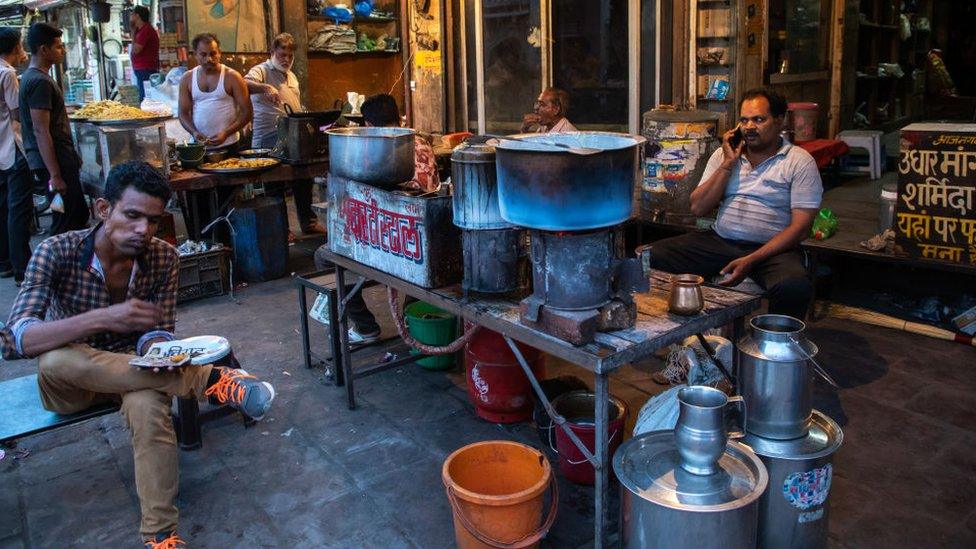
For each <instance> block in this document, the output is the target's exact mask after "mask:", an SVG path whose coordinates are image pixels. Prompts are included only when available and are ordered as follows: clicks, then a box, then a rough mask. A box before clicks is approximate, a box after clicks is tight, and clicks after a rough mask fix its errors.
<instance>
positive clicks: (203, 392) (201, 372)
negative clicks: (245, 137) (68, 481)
mask: <svg viewBox="0 0 976 549" xmlns="http://www.w3.org/2000/svg"><path fill="white" fill-rule="evenodd" d="M171 194H172V191H171V190H170V188H169V183H168V182H167V181H166V179H165V178H164V177H163V176H162V174H160V173H159V172H158V171H156V170H155V169H153V168H152V166H150V165H149V164H147V163H145V162H141V161H129V162H124V163H122V164H119V165H117V166H115V167H114V168H112V171H111V172H109V175H108V178H107V181H106V184H105V194H104V197H103V198H99V199H98V200H96V201H95V212H96V214H97V216H98V220H99V223H98V225H96V226H95V227H93V228H91V229H86V230H81V231H71V232H67V233H63V234H60V235H58V236H54V237H51V238H48V239H47V240H45V241H43V242H41V244H40V245H39V246H38V247H37V250H36V251H35V252H34V256H33V257H32V258H31V261H30V264H29V265H28V267H27V272H26V278H25V279H24V284H23V286H22V287H21V290H20V294H19V295H18V296H17V299H16V301H15V302H14V305H13V309H12V310H11V312H10V318H9V320H8V321H7V324H6V325H5V326H4V327H3V328H2V330H0V346H2V350H3V356H4V358H6V359H8V360H10V359H15V358H29V357H38V374H37V385H38V389H39V390H40V393H41V402H42V403H43V405H44V407H45V408H46V409H48V410H51V411H52V412H57V413H59V414H73V413H75V412H80V411H82V410H84V409H86V408H90V407H91V406H93V405H95V404H99V403H103V402H110V401H114V402H119V401H121V404H122V417H123V418H124V419H125V423H126V425H127V426H128V428H129V430H130V431H131V432H132V450H133V455H134V458H135V459H134V461H135V483H136V492H137V493H138V495H139V502H140V505H141V507H142V524H141V527H140V531H141V534H142V537H143V540H144V542H145V544H146V546H147V547H154V548H155V547H158V548H166V549H174V548H176V547H182V546H183V542H182V540H180V539H179V536H177V535H176V526H177V519H178V515H179V512H178V511H177V509H176V505H175V499H176V493H177V490H178V488H179V472H178V459H177V458H178V456H177V446H176V434H175V432H174V430H173V421H172V418H171V417H170V406H171V404H172V400H173V397H174V396H178V397H195V398H202V397H203V396H208V397H210V398H211V399H213V400H214V401H216V402H219V403H226V404H229V405H231V406H233V407H234V408H236V409H238V410H240V411H241V412H242V413H244V414H246V415H247V416H249V417H252V418H254V419H256V420H257V419H261V418H262V417H264V415H265V414H266V413H267V411H268V409H269V408H270V407H271V401H272V400H273V399H274V388H272V387H271V385H270V384H269V383H267V382H261V381H258V380H257V379H255V378H254V376H251V375H249V374H248V373H247V372H245V371H243V370H233V369H229V368H219V367H216V366H211V365H206V366H198V365H193V364H186V365H183V366H181V367H179V369H177V370H175V371H165V372H159V373H155V372H152V371H149V370H144V369H137V368H134V367H132V366H130V365H129V361H130V360H131V359H132V358H134V357H135V353H138V354H139V355H142V354H145V352H146V351H147V350H148V349H149V347H150V346H151V345H152V344H153V343H155V342H158V341H169V340H172V339H174V337H173V331H174V329H175V325H176V289H177V286H178V284H179V256H178V255H177V253H176V249H175V248H173V247H172V246H170V245H169V244H167V243H166V242H164V241H162V240H159V239H158V238H154V237H153V235H154V234H155V233H156V229H157V227H158V226H159V220H160V218H161V217H162V215H163V212H164V208H165V206H166V202H167V201H168V200H169V198H170V195H171Z"/></svg>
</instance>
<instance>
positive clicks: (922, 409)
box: [0, 246, 976, 548]
mask: <svg viewBox="0 0 976 549" xmlns="http://www.w3.org/2000/svg"><path fill="white" fill-rule="evenodd" d="M310 249H312V247H311V246H306V249H302V248H301V246H298V247H296V248H295V249H293V255H295V254H299V253H301V252H306V253H305V254H304V256H303V257H304V258H305V259H304V261H306V262H307V252H308V250H310ZM299 263H301V262H299ZM296 268H298V267H296ZM369 291H370V292H371V293H370V295H369V301H370V302H371V305H372V306H373V308H374V310H376V311H379V310H381V309H380V307H379V305H378V301H379V299H381V297H382V294H381V293H378V292H379V290H378V289H371V290H369ZM13 296H14V293H13V286H12V284H11V283H10V282H9V280H0V309H4V310H6V309H7V307H8V306H9V304H10V303H11V301H12V299H13ZM294 303H295V291H294V289H293V287H292V286H291V283H290V281H289V280H287V279H281V280H277V281H273V282H269V283H263V284H253V285H251V286H249V287H248V288H246V289H244V290H242V291H240V292H239V293H238V295H237V296H236V299H235V300H231V299H230V298H228V297H219V298H213V299H209V300H205V301H200V302H197V303H193V304H189V305H187V306H183V307H181V308H180V310H179V332H180V334H182V335H192V334H199V333H216V334H223V335H226V336H228V337H229V338H230V339H231V341H232V343H233V346H234V349H235V353H236V354H237V356H238V357H239V358H240V359H241V362H242V363H243V364H244V366H245V367H246V368H247V369H248V370H250V371H252V372H253V373H255V374H257V375H259V376H261V377H263V378H265V379H268V380H269V381H271V382H272V383H274V384H275V386H276V388H277V390H278V395H279V397H278V399H277V400H276V401H275V406H274V408H273V410H272V412H271V413H270V414H269V416H268V417H267V418H266V419H265V421H263V422H261V423H260V424H258V425H256V426H254V427H252V428H248V429H245V428H244V427H243V426H242V424H241V422H240V419H239V417H236V416H234V417H227V418H223V419H221V420H217V421H215V422H212V423H209V424H206V425H205V426H204V429H203V437H204V446H203V448H202V449H201V450H199V451H194V452H181V454H180V467H181V481H180V487H181V489H180V496H179V506H180V508H181V513H182V520H181V527H180V530H181V532H182V534H183V535H184V536H185V537H186V538H188V539H189V540H191V541H192V543H193V546H194V547H215V548H222V547H234V546H237V547H240V546H246V547H423V548H437V547H450V546H452V543H453V531H452V525H451V516H450V510H449V507H448V504H447V502H446V500H445V497H444V493H443V488H442V483H441V479H440V469H441V464H442V462H443V460H444V458H445V456H446V455H447V454H448V453H449V452H451V451H453V450H454V449H456V448H458V447H460V446H462V445H464V444H466V443H469V442H473V441H478V440H485V439H497V438H501V439H511V440H517V441H521V442H525V443H528V444H533V445H536V446H541V444H540V443H539V439H538V438H537V436H536V434H535V431H534V428H533V427H532V426H531V425H529V424H517V425H514V426H504V427H503V426H498V425H493V424H489V423H486V422H484V421H481V420H479V419H477V418H476V417H475V415H474V414H473V410H472V406H471V404H470V403H469V401H468V398H467V395H466V393H465V391H464V385H463V378H462V377H461V375H460V374H459V373H458V372H449V373H434V372H427V371H423V370H420V369H419V368H417V367H412V366H408V367H403V368H400V369H397V370H392V371H389V372H386V373H383V374H380V375H377V376H374V377H371V378H367V379H365V380H361V381H360V382H359V383H358V384H357V385H356V387H357V391H356V392H357V396H358V398H359V403H360V408H359V409H357V410H355V411H349V410H347V409H346V406H345V400H344V391H342V390H340V389H337V388H335V387H332V386H330V385H329V384H328V383H327V381H326V380H325V376H324V374H323V370H322V369H321V368H317V369H312V370H306V369H305V368H304V367H303V366H302V365H301V357H300V353H299V342H298V333H297V330H298V316H297V311H296V309H295V305H294ZM385 329H386V331H387V332H389V324H387V325H386V326H385ZM810 337H811V338H812V339H813V340H814V341H815V342H817V343H818V344H819V345H820V346H821V348H822V349H823V354H822V356H821V363H822V364H824V365H825V366H826V367H828V368H829V369H831V371H832V372H834V374H835V377H836V378H837V379H838V381H839V382H840V383H841V385H842V386H843V389H842V390H840V391H839V392H834V391H831V390H829V389H827V388H825V387H822V386H818V388H817V394H816V406H817V408H819V409H821V410H823V411H824V412H826V413H827V414H829V415H830V416H831V417H833V418H834V419H836V420H837V421H838V422H840V423H841V425H842V426H843V428H844V434H845V443H844V447H843V448H842V450H841V451H840V453H839V454H838V455H837V456H836V461H835V479H834V485H833V488H832V491H831V501H832V504H833V508H832V510H831V513H830V540H831V545H832V546H836V547H884V548H888V547H973V546H976V480H974V479H976V396H974V395H976V391H974V390H976V350H974V349H972V348H966V347H964V346H961V345H958V344H953V343H948V342H942V341H935V340H932V339H928V338H925V337H922V336H916V335H910V334H904V333H901V332H895V331H891V330H887V329H882V328H874V327H870V326H865V325H860V324H854V323H850V322H840V321H835V320H822V321H819V322H816V323H814V324H813V325H812V329H811V331H810ZM317 343H318V344H321V343H322V339H321V338H319V339H317ZM392 350H393V351H394V352H400V353H402V352H403V349H402V347H399V346H396V345H393V346H392ZM384 351H385V349H376V350H375V352H384ZM660 366H661V363H660V361H658V360H656V359H655V360H649V361H647V362H646V363H643V364H640V365H638V366H637V367H627V368H624V369H622V370H620V371H618V372H617V373H616V374H615V375H614V377H613V379H612V381H611V391H612V392H613V393H614V394H616V395H618V396H620V397H622V398H624V399H625V400H627V401H628V403H629V405H630V407H631V410H632V414H633V413H635V412H636V410H638V409H639V407H640V406H641V405H642V404H643V402H644V401H646V399H647V398H648V396H649V395H650V394H652V393H656V392H659V391H660V390H661V388H660V387H659V386H657V385H655V384H654V383H653V382H651V381H650V380H649V379H648V374H649V372H651V371H653V370H655V369H657V368H660ZM35 367H36V365H35V363H34V362H33V361H18V362H7V363H3V364H2V367H0V379H9V378H12V377H15V376H19V375H25V374H27V373H31V372H33V371H34V368H35ZM549 373H550V375H552V374H559V373H574V374H576V375H579V376H580V377H584V379H585V376H584V372H583V371H582V370H576V369H574V368H571V367H568V366H565V365H560V364H556V363H554V362H551V363H550V364H549ZM0 413H2V403H0ZM17 448H18V449H25V450H29V451H30V454H29V455H28V456H27V457H26V458H23V459H17V460H15V459H14V454H15V451H14V450H13V449H10V448H8V449H7V450H8V453H7V457H6V459H4V460H3V461H2V462H0V510H2V512H0V547H63V546H86V547H91V546H98V547H138V546H139V545H138V534H137V532H138V529H137V526H138V520H139V515H138V502H137V499H136V495H135V489H134V485H133V479H132V448H131V444H130V441H129V436H128V433H127V431H126V430H125V429H124V428H123V427H122V423H121V422H120V419H119V417H118V416H117V415H110V416H105V417H103V418H100V419H96V420H92V421H89V422H87V423H84V424H80V425H76V426H73V427H68V428H65V429H61V430H58V431H55V432H52V433H47V434H43V435H38V436H34V437H30V438H27V439H23V440H21V441H20V442H19V444H18V445H17ZM561 489H562V492H561V495H562V497H561V501H560V511H559V519H558V520H557V522H556V524H555V526H554V528H553V530H552V532H551V535H550V536H549V538H548V539H547V540H546V541H545V542H544V545H545V546H551V547H577V546H586V545H588V544H589V543H590V540H591V529H592V509H591V507H590V505H591V503H590V502H591V501H592V500H591V497H592V490H591V489H588V488H582V487H575V486H572V485H569V484H566V483H565V482H563V483H561Z"/></svg>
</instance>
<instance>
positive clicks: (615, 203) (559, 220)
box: [489, 132, 646, 231]
mask: <svg viewBox="0 0 976 549" xmlns="http://www.w3.org/2000/svg"><path fill="white" fill-rule="evenodd" d="M512 137H515V138H517V139H518V140H517V141H515V140H510V139H499V140H498V141H497V143H495V166H496V167H497V169H498V204H499V207H500V209H501V215H502V217H503V218H504V219H505V220H506V221H508V222H510V223H513V224H515V225H519V226H522V227H528V228H530V229H541V230H546V231H582V230H588V229H597V228H601V227H609V226H611V225H616V224H618V223H622V222H624V221H626V220H627V219H629V218H630V216H631V214H632V213H633V206H634V187H635V185H636V183H637V181H638V180H639V179H640V165H639V161H638V158H639V154H638V153H639V148H640V146H642V145H643V144H644V143H645V142H646V139H644V138H643V137H640V136H636V135H628V134H622V133H610V132H567V133H548V134H521V135H516V136H512ZM489 143H493V142H489ZM546 143H558V144H559V145H563V146H568V147H575V148H579V147H583V148H587V149H599V151H600V152H597V153H595V154H575V153H573V152H570V151H568V150H566V149H565V148H560V147H555V146H552V145H547V144H546Z"/></svg>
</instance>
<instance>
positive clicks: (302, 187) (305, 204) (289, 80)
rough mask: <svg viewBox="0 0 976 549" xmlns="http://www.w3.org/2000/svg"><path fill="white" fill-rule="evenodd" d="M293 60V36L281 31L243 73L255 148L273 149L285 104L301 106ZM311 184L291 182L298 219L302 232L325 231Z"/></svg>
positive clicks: (291, 107)
mask: <svg viewBox="0 0 976 549" xmlns="http://www.w3.org/2000/svg"><path fill="white" fill-rule="evenodd" d="M294 62H295V39H294V38H293V37H292V35H290V34H288V33H287V32H283V33H281V34H279V35H278V36H276V37H275V39H274V42H272V44H271V54H270V56H269V57H268V60H267V61H265V62H263V63H261V64H258V65H255V66H253V67H251V70H249V71H248V72H247V75H245V76H244V80H245V81H246V83H247V91H248V93H249V94H250V95H251V105H252V107H253V109H254V122H253V126H254V136H253V138H252V140H251V146H252V147H254V148H255V149H273V148H274V147H275V145H276V144H277V143H278V119H279V118H280V117H282V116H285V115H286V112H285V105H288V107H289V108H290V109H291V110H292V111H293V112H299V111H301V110H302V98H301V91H300V90H299V89H298V77H297V76H295V73H293V72H292V71H291V66H292V64H293V63H294ZM312 185H313V182H312V180H310V179H299V180H296V181H293V182H292V184H291V188H292V193H293V194H294V196H295V210H296V211H297V213H298V222H299V224H300V226H301V230H302V233H303V234H325V227H323V226H322V224H321V223H319V220H318V218H317V217H316V216H315V212H313V211H312ZM286 217H287V216H286Z"/></svg>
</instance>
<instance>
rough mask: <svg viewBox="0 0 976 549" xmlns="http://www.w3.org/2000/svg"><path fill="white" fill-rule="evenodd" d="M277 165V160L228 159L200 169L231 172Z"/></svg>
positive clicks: (208, 164)
mask: <svg viewBox="0 0 976 549" xmlns="http://www.w3.org/2000/svg"><path fill="white" fill-rule="evenodd" d="M277 163H278V161H277V160H273V159H271V158H227V159H225V160H221V161H220V162H208V163H206V164H201V165H200V167H201V168H203V169H205V170H218V169H223V170H230V169H241V168H243V169H253V168H264V167H267V166H272V165H274V164H277Z"/></svg>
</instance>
